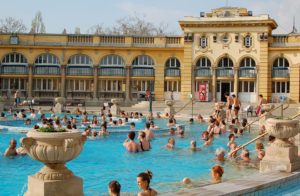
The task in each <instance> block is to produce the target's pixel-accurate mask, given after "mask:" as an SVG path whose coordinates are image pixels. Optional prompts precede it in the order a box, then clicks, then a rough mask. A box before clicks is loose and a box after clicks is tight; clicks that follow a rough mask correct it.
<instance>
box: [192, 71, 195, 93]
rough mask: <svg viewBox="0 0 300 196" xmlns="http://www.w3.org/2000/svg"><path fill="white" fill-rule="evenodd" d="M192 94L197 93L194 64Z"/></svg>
mask: <svg viewBox="0 0 300 196" xmlns="http://www.w3.org/2000/svg"><path fill="white" fill-rule="evenodd" d="M192 94H193V96H194V94H195V67H194V66H192Z"/></svg>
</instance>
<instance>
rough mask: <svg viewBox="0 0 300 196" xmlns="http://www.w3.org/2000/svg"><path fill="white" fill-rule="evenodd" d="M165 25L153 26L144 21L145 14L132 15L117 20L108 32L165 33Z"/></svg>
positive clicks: (149, 34) (148, 34) (129, 33)
mask: <svg viewBox="0 0 300 196" xmlns="http://www.w3.org/2000/svg"><path fill="white" fill-rule="evenodd" d="M167 27H168V25H167V24H164V23H161V24H159V25H158V26H155V25H154V24H153V23H151V22H148V21H146V19H145V16H138V15H134V16H129V17H124V18H121V19H119V20H117V22H116V25H115V26H113V27H112V29H111V32H110V33H112V34H121V35H142V36H153V35H167V34H168V33H167Z"/></svg>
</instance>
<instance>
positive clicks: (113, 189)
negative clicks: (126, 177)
mask: <svg viewBox="0 0 300 196" xmlns="http://www.w3.org/2000/svg"><path fill="white" fill-rule="evenodd" d="M120 193H121V185H120V183H119V182H118V181H116V180H113V181H111V182H110V183H109V184H108V194H109V196H120Z"/></svg>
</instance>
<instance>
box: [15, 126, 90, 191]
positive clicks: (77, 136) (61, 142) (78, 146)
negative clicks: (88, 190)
mask: <svg viewBox="0 0 300 196" xmlns="http://www.w3.org/2000/svg"><path fill="white" fill-rule="evenodd" d="M85 139H86V137H85V136H82V134H81V132H80V131H66V132H53V133H51V132H47V133H45V132H38V131H36V130H32V131H29V132H28V133H27V137H26V138H22V140H21V143H22V147H23V148H24V149H25V150H26V152H27V154H28V155H29V156H30V157H31V158H32V159H34V160H37V161H40V162H42V163H44V165H45V166H44V167H43V168H42V169H41V170H40V171H38V172H37V173H36V174H34V175H33V176H29V177H28V190H27V192H26V193H25V195H26V196H52V195H55V196H83V188H82V187H83V186H82V179H81V178H79V177H76V176H74V174H73V172H72V171H71V170H69V169H68V168H67V167H66V166H65V163H66V162H68V161H70V160H72V159H74V158H75V157H77V156H78V155H79V154H80V152H81V150H82V148H83V144H84V142H85Z"/></svg>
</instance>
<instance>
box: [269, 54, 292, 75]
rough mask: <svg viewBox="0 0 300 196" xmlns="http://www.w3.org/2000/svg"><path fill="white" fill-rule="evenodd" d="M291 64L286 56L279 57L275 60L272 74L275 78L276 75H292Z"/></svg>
mask: <svg viewBox="0 0 300 196" xmlns="http://www.w3.org/2000/svg"><path fill="white" fill-rule="evenodd" d="M289 66H290V63H289V61H288V60H287V59H286V58H284V57H280V58H277V59H276V60H275V61H274V62H273V70H272V76H273V77H275V78H276V77H280V78H288V77H289V76H290V71H289Z"/></svg>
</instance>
